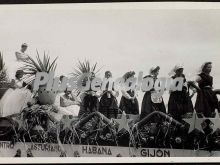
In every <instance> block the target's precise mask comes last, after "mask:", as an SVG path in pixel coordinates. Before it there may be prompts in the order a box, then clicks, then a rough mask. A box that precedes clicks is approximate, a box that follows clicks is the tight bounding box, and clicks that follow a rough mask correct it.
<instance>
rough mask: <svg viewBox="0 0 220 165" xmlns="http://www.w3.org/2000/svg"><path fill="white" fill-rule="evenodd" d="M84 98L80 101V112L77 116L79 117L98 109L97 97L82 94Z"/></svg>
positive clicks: (88, 93)
mask: <svg viewBox="0 0 220 165" xmlns="http://www.w3.org/2000/svg"><path fill="white" fill-rule="evenodd" d="M84 95H85V96H84V97H83V99H82V103H81V105H80V110H79V114H78V116H79V117H81V116H82V115H83V116H86V115H88V114H90V113H92V112H95V111H98V109H99V99H98V97H97V96H93V95H92V94H90V91H89V92H85V93H84Z"/></svg>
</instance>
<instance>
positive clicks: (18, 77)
mask: <svg viewBox="0 0 220 165" xmlns="http://www.w3.org/2000/svg"><path fill="white" fill-rule="evenodd" d="M23 75H24V73H23V72H20V73H17V75H16V77H17V79H21V78H22V77H23Z"/></svg>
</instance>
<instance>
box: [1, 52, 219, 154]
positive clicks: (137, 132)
mask: <svg viewBox="0 0 220 165" xmlns="http://www.w3.org/2000/svg"><path fill="white" fill-rule="evenodd" d="M2 59H3V58H2V56H0V60H1V61H0V62H1V63H0V67H1V68H3V67H2V66H3V65H2V64H3V60H2ZM79 68H81V69H80V71H77V72H76V74H75V75H76V76H77V77H80V76H79V75H80V74H81V73H82V72H83V73H85V72H87V71H88V68H90V66H89V63H84V64H82V63H81V64H80V67H79ZM86 68H87V69H86ZM95 68H96V65H94V66H93V67H91V70H90V71H94V70H95ZM55 69H56V59H55V60H53V61H52V62H51V61H50V58H49V57H48V56H46V55H44V58H43V60H41V59H40V57H39V55H38V56H37V61H35V60H34V59H32V58H30V60H29V61H27V63H26V66H24V68H23V70H24V71H25V73H26V74H27V75H29V76H27V77H28V78H29V80H30V77H31V81H30V83H31V82H32V81H33V79H34V75H35V74H36V73H37V72H42V71H44V72H50V71H51V70H53V71H55ZM2 75H3V74H2V69H1V76H2ZM84 78H85V77H84ZM2 80H3V79H1V81H2ZM1 89H2V87H1ZM37 93H38V97H37V101H33V102H29V104H28V105H27V107H26V108H24V109H23V110H22V111H21V113H20V114H17V115H15V116H9V117H1V118H0V156H1V157H32V156H33V157H65V156H67V157H196V156H202V157H209V156H219V155H220V152H219V149H220V129H219V128H220V117H219V113H218V111H216V112H215V113H214V114H213V117H212V118H204V117H203V116H202V115H201V116H200V115H199V114H196V113H195V112H193V113H189V114H187V115H186V116H185V117H184V118H183V121H181V122H179V121H176V120H175V119H173V118H172V117H170V116H169V115H167V114H165V113H162V112H158V111H155V112H152V113H151V114H149V115H147V116H146V117H145V118H143V119H142V120H140V119H139V116H134V115H129V114H125V113H124V112H123V113H122V114H120V115H118V118H117V119H113V118H112V119H108V118H106V117H105V116H104V115H103V114H101V113H99V112H92V113H91V114H89V115H87V116H85V117H82V118H79V117H77V116H73V115H68V114H64V113H62V111H61V110H60V109H59V107H57V106H56V105H54V104H53V102H54V99H51V98H50V97H52V98H54V97H55V96H56V93H50V92H48V91H46V90H45V86H42V87H41V88H39V90H38V91H37ZM155 119H156V120H155ZM155 121H157V122H155Z"/></svg>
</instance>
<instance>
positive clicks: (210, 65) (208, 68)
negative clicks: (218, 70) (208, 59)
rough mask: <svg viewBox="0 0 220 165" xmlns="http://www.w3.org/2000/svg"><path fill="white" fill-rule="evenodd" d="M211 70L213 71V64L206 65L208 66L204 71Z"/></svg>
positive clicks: (208, 71)
mask: <svg viewBox="0 0 220 165" xmlns="http://www.w3.org/2000/svg"><path fill="white" fill-rule="evenodd" d="M211 71H212V64H208V65H206V67H205V68H204V72H205V73H210V72H211Z"/></svg>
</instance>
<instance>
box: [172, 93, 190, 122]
mask: <svg viewBox="0 0 220 165" xmlns="http://www.w3.org/2000/svg"><path fill="white" fill-rule="evenodd" d="M189 112H193V103H192V100H191V98H190V96H189V95H188V94H187V93H184V92H181V91H176V92H171V94H170V98H169V101H168V113H169V114H170V115H171V116H172V117H173V118H174V119H176V120H178V121H180V120H181V119H182V116H183V115H184V114H186V113H189Z"/></svg>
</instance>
